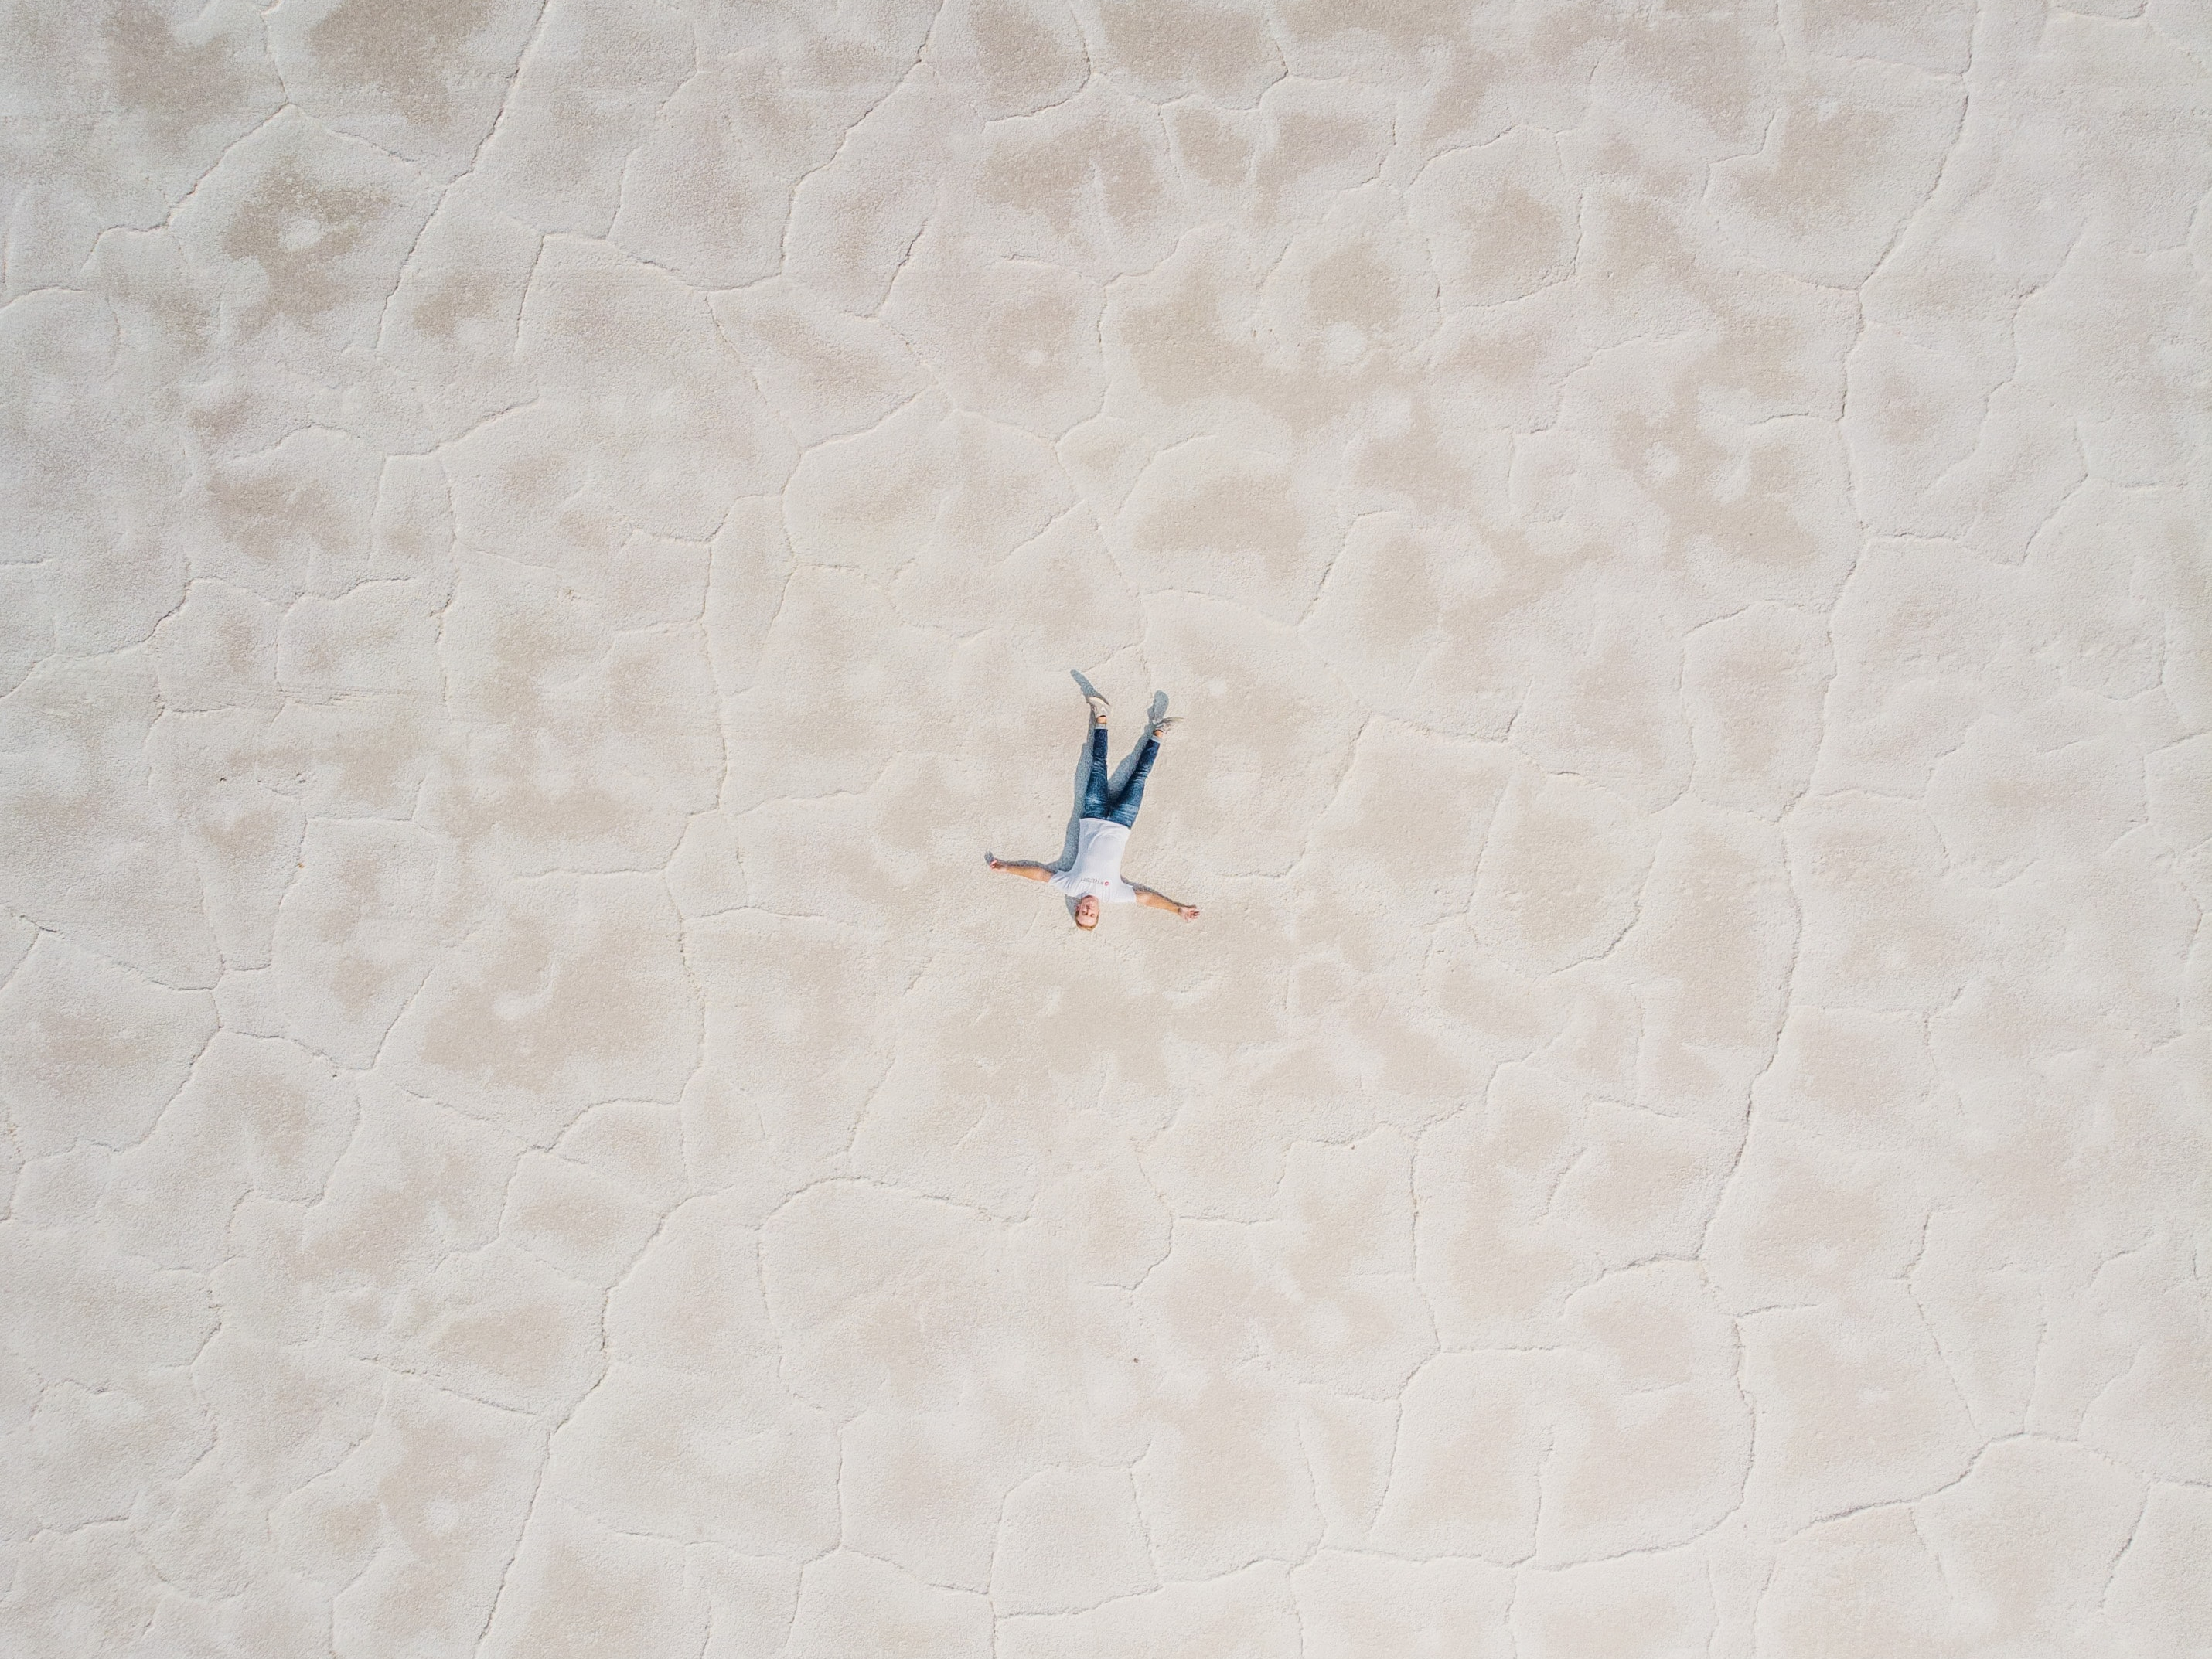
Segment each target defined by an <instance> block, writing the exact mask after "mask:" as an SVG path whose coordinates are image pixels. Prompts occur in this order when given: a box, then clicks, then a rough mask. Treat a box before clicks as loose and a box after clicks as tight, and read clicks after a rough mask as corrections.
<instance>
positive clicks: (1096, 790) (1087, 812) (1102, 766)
mask: <svg viewBox="0 0 2212 1659" xmlns="http://www.w3.org/2000/svg"><path fill="white" fill-rule="evenodd" d="M1106 785H1107V772H1106V728H1105V727H1104V726H1098V725H1093V726H1091V770H1090V772H1089V773H1088V774H1087V775H1085V778H1084V781H1083V813H1082V816H1083V817H1086V818H1103V817H1105V816H1106Z"/></svg>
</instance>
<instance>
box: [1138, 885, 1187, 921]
mask: <svg viewBox="0 0 2212 1659" xmlns="http://www.w3.org/2000/svg"><path fill="white" fill-rule="evenodd" d="M1129 885H1130V886H1132V887H1133V888H1135V889H1136V890H1137V902H1138V903H1139V904H1142V905H1146V906H1148V907H1150V908H1152V909H1155V910H1172V911H1174V912H1175V913H1176V915H1179V916H1181V917H1182V919H1183V920H1184V921H1197V920H1198V907H1197V906H1196V905H1195V904H1177V903H1176V902H1175V901H1174V900H1173V899H1171V898H1170V897H1169V896H1167V895H1166V894H1165V893H1156V892H1154V891H1153V890H1152V889H1151V888H1149V887H1147V886H1146V885H1145V884H1143V883H1142V882H1137V881H1133V882H1131V883H1130V884H1129Z"/></svg>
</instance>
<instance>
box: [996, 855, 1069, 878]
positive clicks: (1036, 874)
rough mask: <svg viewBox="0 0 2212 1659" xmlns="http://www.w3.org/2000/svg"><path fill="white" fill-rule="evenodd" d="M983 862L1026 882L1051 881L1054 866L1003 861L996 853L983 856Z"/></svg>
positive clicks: (1011, 860)
mask: <svg viewBox="0 0 2212 1659" xmlns="http://www.w3.org/2000/svg"><path fill="white" fill-rule="evenodd" d="M983 861H984V862H985V863H986V864H987V865H989V866H991V867H992V868H993V869H994V870H1003V871H1005V872H1006V873H1007V874H1008V875H1010V876H1019V877H1020V878H1022V879H1023V880H1024V881H1050V880H1051V879H1052V866H1050V865H1049V864H1038V863H1036V862H1034V861H1032V860H1029V859H1002V858H1000V857H999V856H998V855H997V854H995V853H986V854H983Z"/></svg>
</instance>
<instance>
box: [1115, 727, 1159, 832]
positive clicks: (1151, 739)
mask: <svg viewBox="0 0 2212 1659" xmlns="http://www.w3.org/2000/svg"><path fill="white" fill-rule="evenodd" d="M1159 752H1160V740H1159V738H1158V737H1156V736H1155V735H1153V734H1152V732H1146V734H1145V752H1144V753H1143V754H1141V755H1139V756H1138V757H1137V769H1136V770H1135V771H1133V772H1132V773H1130V774H1129V781H1128V782H1127V783H1125V784H1123V785H1122V786H1121V793H1120V794H1119V795H1118V796H1116V797H1115V800H1114V805H1113V806H1112V807H1111V808H1110V809H1109V811H1108V812H1107V814H1106V816H1107V817H1109V818H1111V819H1112V820H1113V821H1114V822H1115V823H1118V824H1120V825H1121V827H1122V828H1123V829H1134V828H1135V827H1136V823H1137V808H1138V807H1139V806H1141V805H1144V800H1145V779H1146V775H1148V774H1150V773H1151V771H1152V762H1153V761H1154V760H1155V759H1156V758H1158V755H1159Z"/></svg>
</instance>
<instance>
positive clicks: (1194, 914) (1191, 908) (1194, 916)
mask: <svg viewBox="0 0 2212 1659" xmlns="http://www.w3.org/2000/svg"><path fill="white" fill-rule="evenodd" d="M1176 915H1179V916H1181V917H1182V919H1183V920H1184V921H1197V920H1198V907H1197V906H1196V905H1195V904H1178V905H1176Z"/></svg>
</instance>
